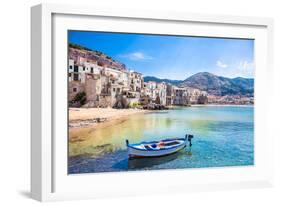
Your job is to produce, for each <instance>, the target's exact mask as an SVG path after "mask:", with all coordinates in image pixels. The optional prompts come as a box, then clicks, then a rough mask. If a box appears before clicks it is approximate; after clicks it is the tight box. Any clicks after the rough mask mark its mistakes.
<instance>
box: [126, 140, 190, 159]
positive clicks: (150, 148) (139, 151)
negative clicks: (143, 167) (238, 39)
mask: <svg viewBox="0 0 281 206" xmlns="http://www.w3.org/2000/svg"><path fill="white" fill-rule="evenodd" d="M192 138H193V135H185V138H169V139H163V140H160V141H151V142H140V143H136V144H130V143H129V140H126V145H127V150H128V155H129V157H130V158H134V157H160V156H165V155H169V154H173V153H175V152H178V151H180V150H182V149H183V148H185V147H186V144H187V142H189V146H190V147H191V146H192V144H191V139H192Z"/></svg>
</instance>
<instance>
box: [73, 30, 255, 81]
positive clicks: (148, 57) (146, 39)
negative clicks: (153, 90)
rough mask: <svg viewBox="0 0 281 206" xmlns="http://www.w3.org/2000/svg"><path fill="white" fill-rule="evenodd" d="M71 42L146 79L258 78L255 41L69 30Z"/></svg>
mask: <svg viewBox="0 0 281 206" xmlns="http://www.w3.org/2000/svg"><path fill="white" fill-rule="evenodd" d="M68 35H69V36H68V38H69V42H71V43H75V44H79V45H81V46H85V47H88V48H90V49H94V50H98V51H102V52H103V53H105V54H107V55H109V56H111V57H112V58H114V59H116V60H118V61H120V62H122V63H125V64H126V66H127V68H129V69H132V70H135V71H138V72H141V73H142V74H143V75H144V76H156V77H158V78H169V79H176V80H183V79H186V78H187V77H189V76H191V75H193V74H196V73H198V72H210V73H213V74H216V75H220V76H225V77H231V78H233V77H238V76H239V77H248V78H253V77H254V40H245V39H224V38H203V37H187V36H164V35H143V34H121V33H106V32H85V31H69V34H68Z"/></svg>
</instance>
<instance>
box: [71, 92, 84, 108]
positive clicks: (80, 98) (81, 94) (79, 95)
mask: <svg viewBox="0 0 281 206" xmlns="http://www.w3.org/2000/svg"><path fill="white" fill-rule="evenodd" d="M73 101H74V102H79V103H80V105H84V104H85V103H86V101H87V97H86V93H85V92H78V93H77V94H76V95H75V97H74V99H73Z"/></svg>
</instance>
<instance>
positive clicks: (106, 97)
mask: <svg viewBox="0 0 281 206" xmlns="http://www.w3.org/2000/svg"><path fill="white" fill-rule="evenodd" d="M68 80H69V88H68V98H69V102H71V101H72V100H73V99H74V98H75V96H76V95H77V94H79V93H81V92H85V94H86V104H85V105H84V106H85V107H114V106H116V104H118V108H120V105H122V107H125V106H126V105H124V104H125V102H126V104H128V105H129V104H131V103H140V104H142V105H145V104H151V103H157V104H161V105H164V106H166V105H188V104H196V103H198V99H199V97H202V95H203V96H206V95H207V94H206V93H205V92H203V91H201V90H198V89H194V88H190V87H183V88H182V87H176V86H174V85H171V84H167V83H165V82H154V81H149V82H144V79H143V75H142V74H141V73H139V72H136V71H133V70H128V69H126V66H125V65H124V64H122V63H119V62H117V61H115V60H113V59H112V58H111V57H109V56H107V55H105V54H103V53H101V52H98V51H92V50H89V49H86V48H80V47H79V46H73V45H72V47H70V48H69V68H68ZM200 99H203V98H200ZM120 102H122V103H120Z"/></svg>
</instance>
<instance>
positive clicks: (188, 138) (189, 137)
mask: <svg viewBox="0 0 281 206" xmlns="http://www.w3.org/2000/svg"><path fill="white" fill-rule="evenodd" d="M192 138H193V135H191V134H189V135H188V137H187V141H189V147H191V146H192V143H191V140H192Z"/></svg>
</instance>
